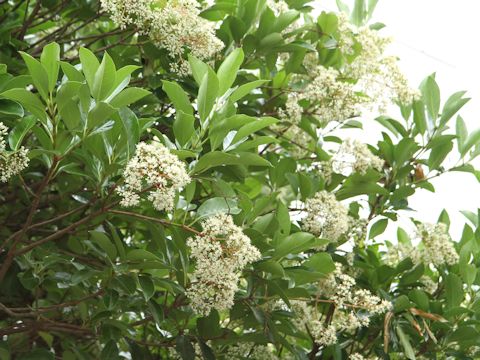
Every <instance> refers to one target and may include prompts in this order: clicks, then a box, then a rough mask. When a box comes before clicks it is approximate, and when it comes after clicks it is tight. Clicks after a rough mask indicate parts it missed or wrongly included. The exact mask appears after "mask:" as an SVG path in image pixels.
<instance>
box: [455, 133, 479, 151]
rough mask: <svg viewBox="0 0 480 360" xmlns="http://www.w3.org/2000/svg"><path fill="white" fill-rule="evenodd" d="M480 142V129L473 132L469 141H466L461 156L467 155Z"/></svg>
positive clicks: (469, 136)
mask: <svg viewBox="0 0 480 360" xmlns="http://www.w3.org/2000/svg"><path fill="white" fill-rule="evenodd" d="M479 142H480V129H477V130H474V131H472V132H471V133H470V134H469V135H468V137H467V139H466V140H465V143H464V145H463V148H462V149H461V151H460V154H461V155H462V156H465V154H466V153H467V152H468V151H469V150H470V149H471V148H472V147H473V146H475V145H476V144H478V143H479Z"/></svg>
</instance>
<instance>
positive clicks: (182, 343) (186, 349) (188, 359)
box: [176, 335, 195, 360]
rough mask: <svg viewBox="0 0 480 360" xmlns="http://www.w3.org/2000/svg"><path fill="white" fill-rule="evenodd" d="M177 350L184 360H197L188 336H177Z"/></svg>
mask: <svg viewBox="0 0 480 360" xmlns="http://www.w3.org/2000/svg"><path fill="white" fill-rule="evenodd" d="M176 349H177V352H178V353H179V354H180V356H181V357H182V359H183V360H195V349H194V348H193V345H192V343H191V342H190V340H189V339H188V337H187V336H185V335H179V336H177V340H176Z"/></svg>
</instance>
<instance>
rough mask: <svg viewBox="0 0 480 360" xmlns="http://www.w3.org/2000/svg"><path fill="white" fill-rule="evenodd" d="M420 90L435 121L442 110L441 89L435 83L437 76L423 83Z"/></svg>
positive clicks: (431, 76)
mask: <svg viewBox="0 0 480 360" xmlns="http://www.w3.org/2000/svg"><path fill="white" fill-rule="evenodd" d="M420 90H421V91H422V96H423V101H424V102H425V105H426V106H427V111H428V114H429V115H430V118H431V119H432V120H433V121H435V120H436V119H437V117H438V111H439V109H440V89H439V87H438V85H437V82H436V81H435V74H433V75H430V76H429V77H427V78H426V79H425V80H424V81H423V82H422V84H421V85H420Z"/></svg>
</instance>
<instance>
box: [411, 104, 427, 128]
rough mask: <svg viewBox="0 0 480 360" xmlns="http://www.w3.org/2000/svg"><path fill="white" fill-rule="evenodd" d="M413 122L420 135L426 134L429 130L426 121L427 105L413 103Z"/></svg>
mask: <svg viewBox="0 0 480 360" xmlns="http://www.w3.org/2000/svg"><path fill="white" fill-rule="evenodd" d="M413 121H414V122H415V126H416V129H417V131H418V133H419V134H421V135H423V134H425V131H426V130H427V120H426V119H425V105H424V104H423V102H422V101H420V100H416V101H414V102H413Z"/></svg>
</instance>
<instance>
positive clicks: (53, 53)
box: [40, 42, 60, 92]
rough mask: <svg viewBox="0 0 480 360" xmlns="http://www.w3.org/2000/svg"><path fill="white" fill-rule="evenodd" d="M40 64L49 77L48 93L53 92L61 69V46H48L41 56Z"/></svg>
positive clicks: (53, 44) (52, 44)
mask: <svg viewBox="0 0 480 360" xmlns="http://www.w3.org/2000/svg"><path fill="white" fill-rule="evenodd" d="M40 62H41V63H42V65H43V67H44V68H45V70H46V72H47V75H48V91H50V92H53V89H55V85H56V84H57V79H58V70H59V69H60V63H59V62H60V46H59V45H58V44H57V43H55V42H53V43H50V44H48V45H46V46H45V47H44V48H43V50H42V55H40Z"/></svg>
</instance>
